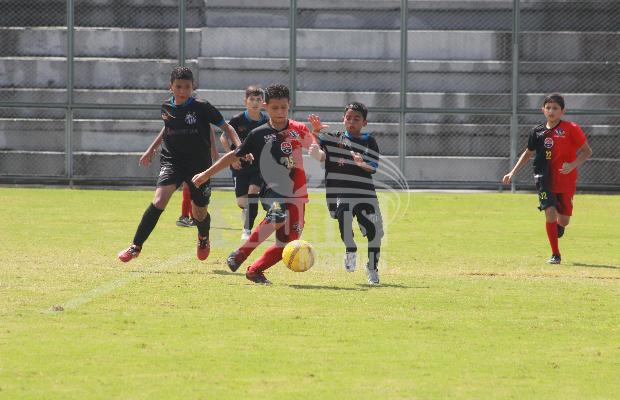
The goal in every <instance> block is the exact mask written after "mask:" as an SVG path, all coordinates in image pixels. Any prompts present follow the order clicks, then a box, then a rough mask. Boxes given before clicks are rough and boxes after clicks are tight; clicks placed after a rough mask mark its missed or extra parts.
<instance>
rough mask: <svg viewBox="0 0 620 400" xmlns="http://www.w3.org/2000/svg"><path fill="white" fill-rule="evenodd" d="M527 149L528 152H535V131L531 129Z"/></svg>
mask: <svg viewBox="0 0 620 400" xmlns="http://www.w3.org/2000/svg"><path fill="white" fill-rule="evenodd" d="M527 149H528V150H529V151H534V150H536V131H535V130H534V129H532V131H531V132H530V136H529V137H528V139H527Z"/></svg>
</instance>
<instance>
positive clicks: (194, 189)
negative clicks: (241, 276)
mask: <svg viewBox="0 0 620 400" xmlns="http://www.w3.org/2000/svg"><path fill="white" fill-rule="evenodd" d="M170 91H171V92H172V97H170V99H168V100H167V101H165V102H164V103H163V104H162V106H161V115H162V119H163V121H164V125H165V128H164V133H163V144H162V150H161V158H160V164H161V170H160V172H159V177H158V179H157V189H156V190H155V196H154V198H153V202H152V203H151V204H150V205H149V206H148V207H147V209H146V211H145V212H144V215H142V220H141V221H140V224H139V225H138V229H137V230H136V233H135V236H134V239H133V242H132V244H131V246H129V247H128V248H127V249H125V250H123V251H121V252H120V253H119V254H118V258H119V260H121V261H123V262H128V261H130V260H132V259H134V258H136V257H138V256H139V255H140V252H141V251H142V245H143V243H144V242H145V241H146V239H147V238H148V237H149V235H150V234H151V232H152V231H153V229H154V228H155V225H156V224H157V221H158V220H159V216H160V215H161V213H162V212H163V211H164V209H165V208H166V205H167V204H168V201H169V200H170V197H171V196H172V194H173V193H174V191H175V190H176V189H177V188H178V187H179V186H180V185H181V184H182V183H183V182H186V183H187V184H188V186H190V196H191V199H192V211H193V215H194V220H195V221H196V226H197V227H198V244H197V247H196V256H197V257H198V259H199V260H206V259H207V257H208V256H209V252H210V243H209V230H210V226H211V217H210V215H209V213H208V211H207V205H208V204H209V200H210V198H211V186H210V184H209V182H208V181H207V180H205V181H204V182H202V184H201V185H199V186H194V185H193V184H192V183H191V179H192V177H193V176H194V175H195V174H196V173H198V172H199V171H202V170H204V169H205V168H208V167H209V166H210V165H211V164H212V159H211V150H212V148H213V146H214V143H212V139H211V124H214V125H217V126H219V127H220V128H221V129H222V130H223V131H224V132H226V133H227V134H228V136H229V138H230V139H231V141H233V142H234V143H237V144H239V143H240V142H239V137H238V136H237V133H236V132H235V129H234V128H233V127H232V126H230V125H229V124H228V123H227V122H226V121H225V120H224V118H223V117H222V114H221V113H220V112H219V111H218V109H217V108H215V107H213V106H212V105H211V104H210V103H209V102H207V101H204V100H198V99H196V98H194V97H192V92H193V91H194V77H193V74H192V71H191V70H190V69H189V68H186V67H176V68H175V69H174V70H172V74H171V75H170Z"/></svg>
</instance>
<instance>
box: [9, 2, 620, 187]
mask: <svg viewBox="0 0 620 400" xmlns="http://www.w3.org/2000/svg"><path fill="white" fill-rule="evenodd" d="M78 3H79V4H76V16H75V21H76V26H77V27H76V30H75V36H74V38H75V58H74V60H75V64H74V69H75V80H74V85H75V88H76V90H75V91H74V101H76V102H78V103H79V102H83V103H95V104H106V105H113V104H153V105H158V104H160V103H161V101H162V99H163V98H165V96H166V95H167V91H166V90H165V86H166V82H167V80H168V77H169V72H170V69H171V68H172V67H173V66H175V65H177V63H178V61H177V57H178V49H177V45H178V36H177V33H176V30H175V27H176V24H177V10H176V4H177V1H176V0H163V1H159V2H150V1H147V0H128V1H126V2H123V4H122V5H119V4H120V3H119V2H115V1H113V0H83V1H81V2H78ZM300 3H302V5H301V6H300V8H299V12H298V15H297V18H296V21H297V27H298V31H297V57H298V58H297V60H296V67H297V70H296V74H297V82H298V88H297V89H298V91H297V95H296V103H297V105H299V106H306V107H311V106H322V107H324V106H333V107H341V106H342V105H344V104H345V103H347V102H350V101H353V100H359V101H363V102H365V103H366V104H368V105H369V106H370V107H371V109H372V107H394V108H396V107H399V105H400V95H399V93H398V89H399V84H400V61H399V53H400V32H399V26H400V11H399V7H400V1H397V0H385V1H369V0H366V1H357V0H342V1H339V2H333V1H326V0H306V1H304V2H300ZM583 3H588V2H583ZM599 3H600V2H599ZM33 4H34V3H31V4H29V5H26V4H25V3H23V2H19V1H16V0H0V5H3V6H7V7H3V10H4V9H6V10H7V13H3V15H2V16H0V21H2V22H3V23H2V25H0V26H2V27H1V28H0V38H2V39H3V40H2V43H3V45H2V46H0V101H3V102H32V103H37V102H41V101H53V102H60V103H62V102H64V101H65V100H66V91H64V90H63V88H64V87H66V83H67V76H66V70H67V67H66V58H65V57H66V52H67V48H66V28H65V27H64V26H63V25H64V23H65V22H64V20H63V19H62V18H60V16H62V15H64V14H63V12H64V9H63V6H64V1H60V0H50V1H46V2H43V1H41V2H37V7H32V5H33ZM256 4H258V3H257V2H255V1H250V0H209V1H208V2H205V1H203V0H192V1H188V5H187V7H188V12H187V21H186V22H187V26H188V28H187V39H186V45H187V48H186V56H187V58H188V59H189V60H188V62H187V65H188V66H190V67H192V69H193V70H194V71H195V75H196V77H197V81H198V84H199V90H198V94H199V96H201V97H205V98H207V99H209V100H210V101H211V102H212V103H214V104H216V105H218V106H227V107H238V106H239V105H240V104H241V100H242V93H243V91H242V88H244V87H245V86H247V85H249V84H253V83H260V84H263V85H266V84H269V83H273V82H278V81H279V82H284V83H288V70H289V60H288V55H289V39H290V34H289V29H288V23H289V10H288V7H289V4H290V2H289V1H287V0H264V1H262V2H260V6H256ZM610 4H611V3H610ZM9 5H10V7H9ZM511 6H512V1H511V0H460V1H456V0H449V1H448V0H441V1H416V2H410V9H409V19H408V26H409V32H408V58H409V59H408V62H407V71H408V77H407V78H408V79H407V85H408V88H409V92H410V93H408V94H407V106H408V107H412V108H435V109H441V108H476V109H484V108H492V109H498V108H502V109H506V110H508V109H509V108H510V105H511V95H510V90H511V71H512V65H511V31H510V29H511V21H512V19H511V18H512V16H511V15H512V14H511ZM26 9H27V10H26ZM549 9H553V10H554V11H555V13H556V14H555V18H553V19H552V20H548V21H547V20H545V21H539V19H538V15H539V14H541V13H546V12H548V11H549ZM20 10H22V14H20ZM24 10H26V11H27V12H28V18H25V17H24V15H25V14H24V13H25V12H26V11H24ZM590 13H591V15H592V16H596V17H598V18H600V20H601V21H606V20H608V21H613V17H614V15H615V16H618V17H620V11H619V10H617V7H616V8H613V7H612V8H611V9H609V10H608V12H607V14H606V15H601V13H600V12H599V11H598V8H597V7H593V8H591V10H590ZM162 15H164V16H166V17H162ZM610 18H611V19H610ZM522 19H523V23H522V26H525V27H527V28H528V29H527V30H526V31H524V32H523V33H522V34H521V36H520V45H521V54H520V60H521V63H520V65H519V69H520V71H521V75H520V80H519V82H520V90H519V91H520V95H519V107H522V108H524V109H525V108H527V109H537V108H539V107H540V104H539V103H540V100H541V97H542V95H543V93H546V92H551V91H557V90H560V91H563V92H564V93H565V94H566V98H567V102H568V105H569V108H571V109H579V108H585V109H617V108H620V94H619V93H620V88H619V85H620V80H618V79H615V80H614V79H612V78H613V77H614V76H616V77H617V76H618V65H619V64H618V63H619V62H620V59H619V58H620V47H619V46H620V33H619V32H618V31H588V30H583V31H579V32H575V31H569V30H565V29H564V30H561V31H560V30H557V29H554V28H562V24H564V23H565V21H566V20H571V21H574V22H576V23H577V22H579V21H576V20H575V17H574V15H573V12H571V10H570V9H568V8H554V7H551V8H548V9H541V8H540V7H539V8H536V6H532V5H531V4H528V5H527V6H524V9H523V10H522ZM19 21H24V24H23V25H19V24H18V22H19ZM537 21H539V22H537ZM537 23H538V25H536V24H537ZM556 25H557V26H556ZM601 26H607V27H610V26H612V24H607V25H601ZM261 44H263V45H261ZM592 93H596V94H592ZM157 115H158V111H157V109H156V107H153V108H152V109H151V110H144V111H142V110H140V111H138V110H131V109H125V110H123V109H119V110H107V109H104V108H102V109H89V110H79V112H76V117H75V118H76V121H75V123H74V131H75V136H74V138H72V143H73V145H74V151H75V154H76V157H75V160H74V163H73V164H74V175H76V176H85V177H89V176H92V177H97V178H114V177H121V178H136V179H142V178H149V177H153V176H154V175H155V174H154V171H156V167H155V166H154V167H152V168H150V169H144V168H139V167H137V156H138V154H139V153H140V152H141V151H142V150H143V149H145V148H146V146H148V144H149V143H150V141H151V140H152V138H153V137H154V135H155V134H156V133H157V131H158V129H159V127H160V126H161V123H160V122H158V121H157V120H156V118H157ZM225 115H226V116H230V115H232V111H230V112H228V111H227V112H225ZM371 117H372V114H371ZM31 118H36V119H34V120H33V119H31ZM62 118H63V111H62V110H60V109H34V110H31V109H11V108H6V107H5V108H0V176H1V175H17V176H19V175H30V174H34V175H48V174H49V175H63V174H64V164H65V161H64V145H65V142H64V124H63V121H62ZM437 119H441V118H437ZM610 121H611V119H610ZM338 122H339V121H334V123H333V124H334V125H337V124H338ZM371 128H372V130H373V131H374V132H377V137H378V140H379V142H380V146H381V148H382V149H385V151H386V154H387V155H388V156H389V157H390V159H394V157H396V155H397V150H398V146H397V136H398V124H396V123H394V122H391V121H388V120H384V119H381V118H379V119H378V121H376V123H374V124H372V125H371ZM619 128H620V126H619V125H616V124H615V123H614V122H610V124H609V125H606V124H602V125H596V126H587V125H586V127H585V129H586V131H587V132H588V133H589V134H591V135H592V136H593V137H597V138H599V137H600V138H606V137H613V135H618V133H619ZM406 129H407V157H408V158H407V162H406V168H405V171H404V172H405V174H406V177H407V179H410V180H416V181H430V180H438V181H487V180H488V179H490V177H491V176H493V177H494V178H493V179H496V177H497V176H499V174H500V173H501V172H504V171H505V169H506V168H507V156H508V153H509V148H508V146H509V143H508V142H509V135H508V132H509V126H508V118H507V117H506V120H505V123H501V124H485V123H480V122H477V123H473V124H467V123H465V124H446V123H437V122H435V121H433V120H432V118H431V119H429V120H428V121H422V122H410V123H408V124H407V125H406ZM524 129H525V128H524ZM481 131H482V132H484V133H483V134H481V133H480V132H481ZM523 132H525V131H524V130H523ZM523 134H525V133H522V135H523ZM481 147H484V148H487V149H492V150H488V151H482V152H481V151H480V150H479V149H480V148H481ZM603 153H604V152H603ZM596 154H597V155H599V154H602V153H601V152H598V151H597V152H596ZM38 156H41V158H40V159H39V158H38ZM445 157H449V160H446V159H445ZM600 157H601V158H605V157H602V156H600ZM614 157H616V156H615V155H611V156H610V157H609V158H610V159H613V158H614ZM39 160H40V161H39ZM442 160H443V162H446V161H448V162H446V163H445V164H443V165H441V162H442ZM599 164H600V165H601V167H600V168H609V166H610V165H613V166H617V162H616V161H613V160H612V161H609V163H607V164H606V162H605V161H602V162H599V163H598V164H597V165H599ZM35 165H36V166H35ZM484 174H486V175H484ZM487 175H488V176H487Z"/></svg>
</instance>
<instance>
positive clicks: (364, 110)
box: [344, 101, 368, 119]
mask: <svg viewBox="0 0 620 400" xmlns="http://www.w3.org/2000/svg"><path fill="white" fill-rule="evenodd" d="M349 110H353V111H357V112H359V113H360V114H362V117H364V119H366V117H368V107H366V106H365V105H364V104H362V103H359V102H357V101H354V102H353V103H349V105H347V106H346V107H345V108H344V113H345V114H346V113H347V111H349Z"/></svg>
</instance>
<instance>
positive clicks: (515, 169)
mask: <svg viewBox="0 0 620 400" xmlns="http://www.w3.org/2000/svg"><path fill="white" fill-rule="evenodd" d="M535 152H536V150H530V149H525V151H524V152H523V153H522V154H521V157H519V161H517V163H516V164H515V166H514V167H513V168H512V170H511V171H510V172H509V173H507V174H506V175H504V177H503V178H502V182H503V183H504V185H508V184H510V182H512V177H513V176H514V174H516V173H517V172H518V171H519V170H520V169H521V168H522V167H523V166H524V165H525V164H526V163H527V162H528V161H530V158H532V156H533V155H534V153H535Z"/></svg>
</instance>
